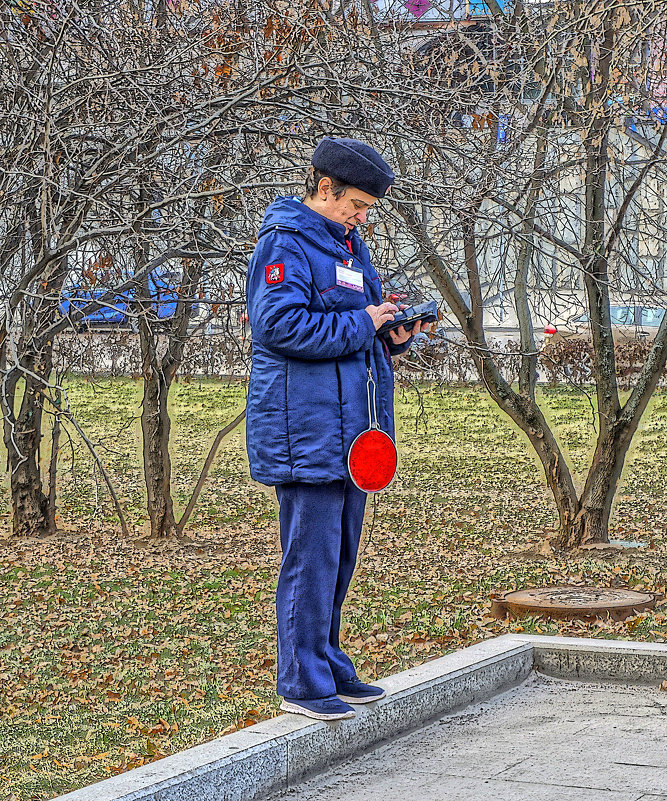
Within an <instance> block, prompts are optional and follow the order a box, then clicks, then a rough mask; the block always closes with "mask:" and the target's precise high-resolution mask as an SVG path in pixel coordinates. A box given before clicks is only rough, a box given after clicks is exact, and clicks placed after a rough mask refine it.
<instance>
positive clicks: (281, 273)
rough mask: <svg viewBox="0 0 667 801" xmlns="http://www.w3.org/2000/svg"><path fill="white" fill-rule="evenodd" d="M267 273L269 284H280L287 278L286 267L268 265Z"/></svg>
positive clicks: (281, 264) (282, 265)
mask: <svg viewBox="0 0 667 801" xmlns="http://www.w3.org/2000/svg"><path fill="white" fill-rule="evenodd" d="M264 269H265V271H266V283H267V284H279V283H281V281H282V280H283V278H284V277H285V265H284V264H283V263H282V262H281V263H280V264H267V265H266V267H265V268H264Z"/></svg>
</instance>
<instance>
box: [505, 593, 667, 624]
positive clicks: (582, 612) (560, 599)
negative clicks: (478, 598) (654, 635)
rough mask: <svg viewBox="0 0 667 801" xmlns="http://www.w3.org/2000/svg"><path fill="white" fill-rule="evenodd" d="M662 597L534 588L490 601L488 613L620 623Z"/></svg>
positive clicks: (650, 594) (655, 594)
mask: <svg viewBox="0 0 667 801" xmlns="http://www.w3.org/2000/svg"><path fill="white" fill-rule="evenodd" d="M661 597H662V596H661V595H659V594H657V593H653V592H639V591H637V590H627V589H615V588H611V587H536V588H533V589H526V590H513V591H511V592H506V593H503V594H502V595H499V596H497V597H495V598H493V597H492V599H491V602H492V605H491V611H492V613H493V614H495V615H496V616H498V617H505V616H506V615H507V614H513V615H528V614H539V615H544V616H545V617H553V618H606V617H611V618H612V619H613V620H623V619H625V618H626V617H629V616H630V615H633V614H635V613H636V612H640V611H641V610H642V609H651V608H653V607H654V606H655V605H656V603H657V601H658V600H660V598H661Z"/></svg>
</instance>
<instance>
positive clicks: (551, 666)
mask: <svg viewBox="0 0 667 801" xmlns="http://www.w3.org/2000/svg"><path fill="white" fill-rule="evenodd" d="M533 669H537V670H540V671H541V672H544V673H547V674H549V675H552V676H558V677H562V678H568V679H576V678H579V679H586V680H597V681H624V682H626V683H637V682H640V683H646V682H660V681H661V680H663V679H665V678H667V645H654V644H651V643H633V642H624V641H619V640H589V639H576V638H568V637H540V636H521V635H515V634H507V635H504V636H502V637H497V638H495V639H493V640H487V641H485V642H482V643H479V644H477V645H473V646H471V647H469V648H464V649H463V650H462V651H457V652H456V653H453V654H448V655H447V656H443V657H441V658H439V659H435V660H433V661H431V662H427V663H425V664H424V665H420V666H419V667H416V668H412V669H410V670H406V671H404V672H402V673H398V674H396V675H395V676H390V677H389V678H387V679H384V680H383V681H380V682H378V684H380V685H382V687H384V688H385V689H386V691H387V693H388V695H387V697H386V698H383V699H382V700H381V701H378V702H376V703H374V704H369V705H367V706H358V707H357V715H356V717H355V718H352V719H351V720H343V721H337V722H335V723H320V722H315V721H312V720H309V719H307V718H304V717H302V716H300V715H280V716H279V717H277V718H273V719H271V720H266V721H263V722H262V723H258V724H257V725H256V726H252V727H249V728H247V729H243V730H242V731H239V732H235V733H233V734H228V735H227V736H225V737H221V738H219V739H217V740H212V741H211V742H208V743H204V744H203V745H199V746H196V747H194V748H189V749H188V750H186V751H182V752H181V753H178V754H173V755H172V756H169V757H165V758H164V759H161V760H159V761H157V762H152V763H151V764H149V765H144V766H142V767H140V768H135V769H134V770H132V771H129V772H128V773H123V774H120V775H119V776H114V777H112V778H109V779H106V780H104V781H102V782H98V783H96V784H93V785H90V786H88V787H85V788H83V789H81V790H76V791H74V792H72V793H68V794H67V795H64V796H60V797H59V798H58V799H56V800H55V801H190V800H191V799H192V800H193V801H194V799H197V801H200V800H201V799H206V801H209V800H210V801H252V800H253V799H259V798H261V797H262V796H264V795H266V794H268V793H270V792H272V791H275V790H279V789H281V788H285V787H288V786H290V785H293V784H294V783H296V782H297V781H299V780H300V779H302V778H304V777H305V776H307V775H308V774H310V773H314V772H317V771H321V770H323V769H325V768H327V767H329V766H330V765H332V764H335V763H336V762H340V761H341V760H343V759H346V758H348V757H351V756H353V755H356V754H358V753H360V752H362V751H364V750H365V749H368V748H372V747H374V746H376V745H378V744H379V743H381V742H382V741H383V740H387V739H389V738H391V737H395V736H397V735H400V734H403V733H405V732H408V731H410V730H411V729H415V728H417V727H419V726H422V725H423V724H424V723H427V722H428V721H430V720H432V719H434V718H437V717H440V716H441V715H443V714H446V713H448V712H452V711H454V710H456V709H459V708H462V707H465V706H467V705H469V704H472V703H476V702H478V701H481V700H484V699H486V698H490V697H492V696H494V695H497V694H498V693H500V692H503V691H504V690H507V689H509V688H510V687H512V686H514V685H517V684H519V683H520V682H522V681H523V680H524V679H525V678H527V676H528V675H529V674H530V673H531V671H532V670H533Z"/></svg>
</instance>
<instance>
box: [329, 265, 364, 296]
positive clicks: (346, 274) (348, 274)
mask: <svg viewBox="0 0 667 801" xmlns="http://www.w3.org/2000/svg"><path fill="white" fill-rule="evenodd" d="M336 286H344V287H347V289H354V291H355V292H363V291H364V273H363V271H362V270H357V268H356V267H353V259H350V260H349V261H348V262H347V264H341V263H340V262H336Z"/></svg>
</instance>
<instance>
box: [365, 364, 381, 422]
mask: <svg viewBox="0 0 667 801" xmlns="http://www.w3.org/2000/svg"><path fill="white" fill-rule="evenodd" d="M365 356H366V370H367V372H368V378H367V379H366V394H367V396H368V427H369V428H379V427H380V426H379V425H378V410H377V401H376V395H377V386H376V384H375V379H374V378H373V368H372V367H371V352H370V351H369V350H367V351H366V354H365Z"/></svg>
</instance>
